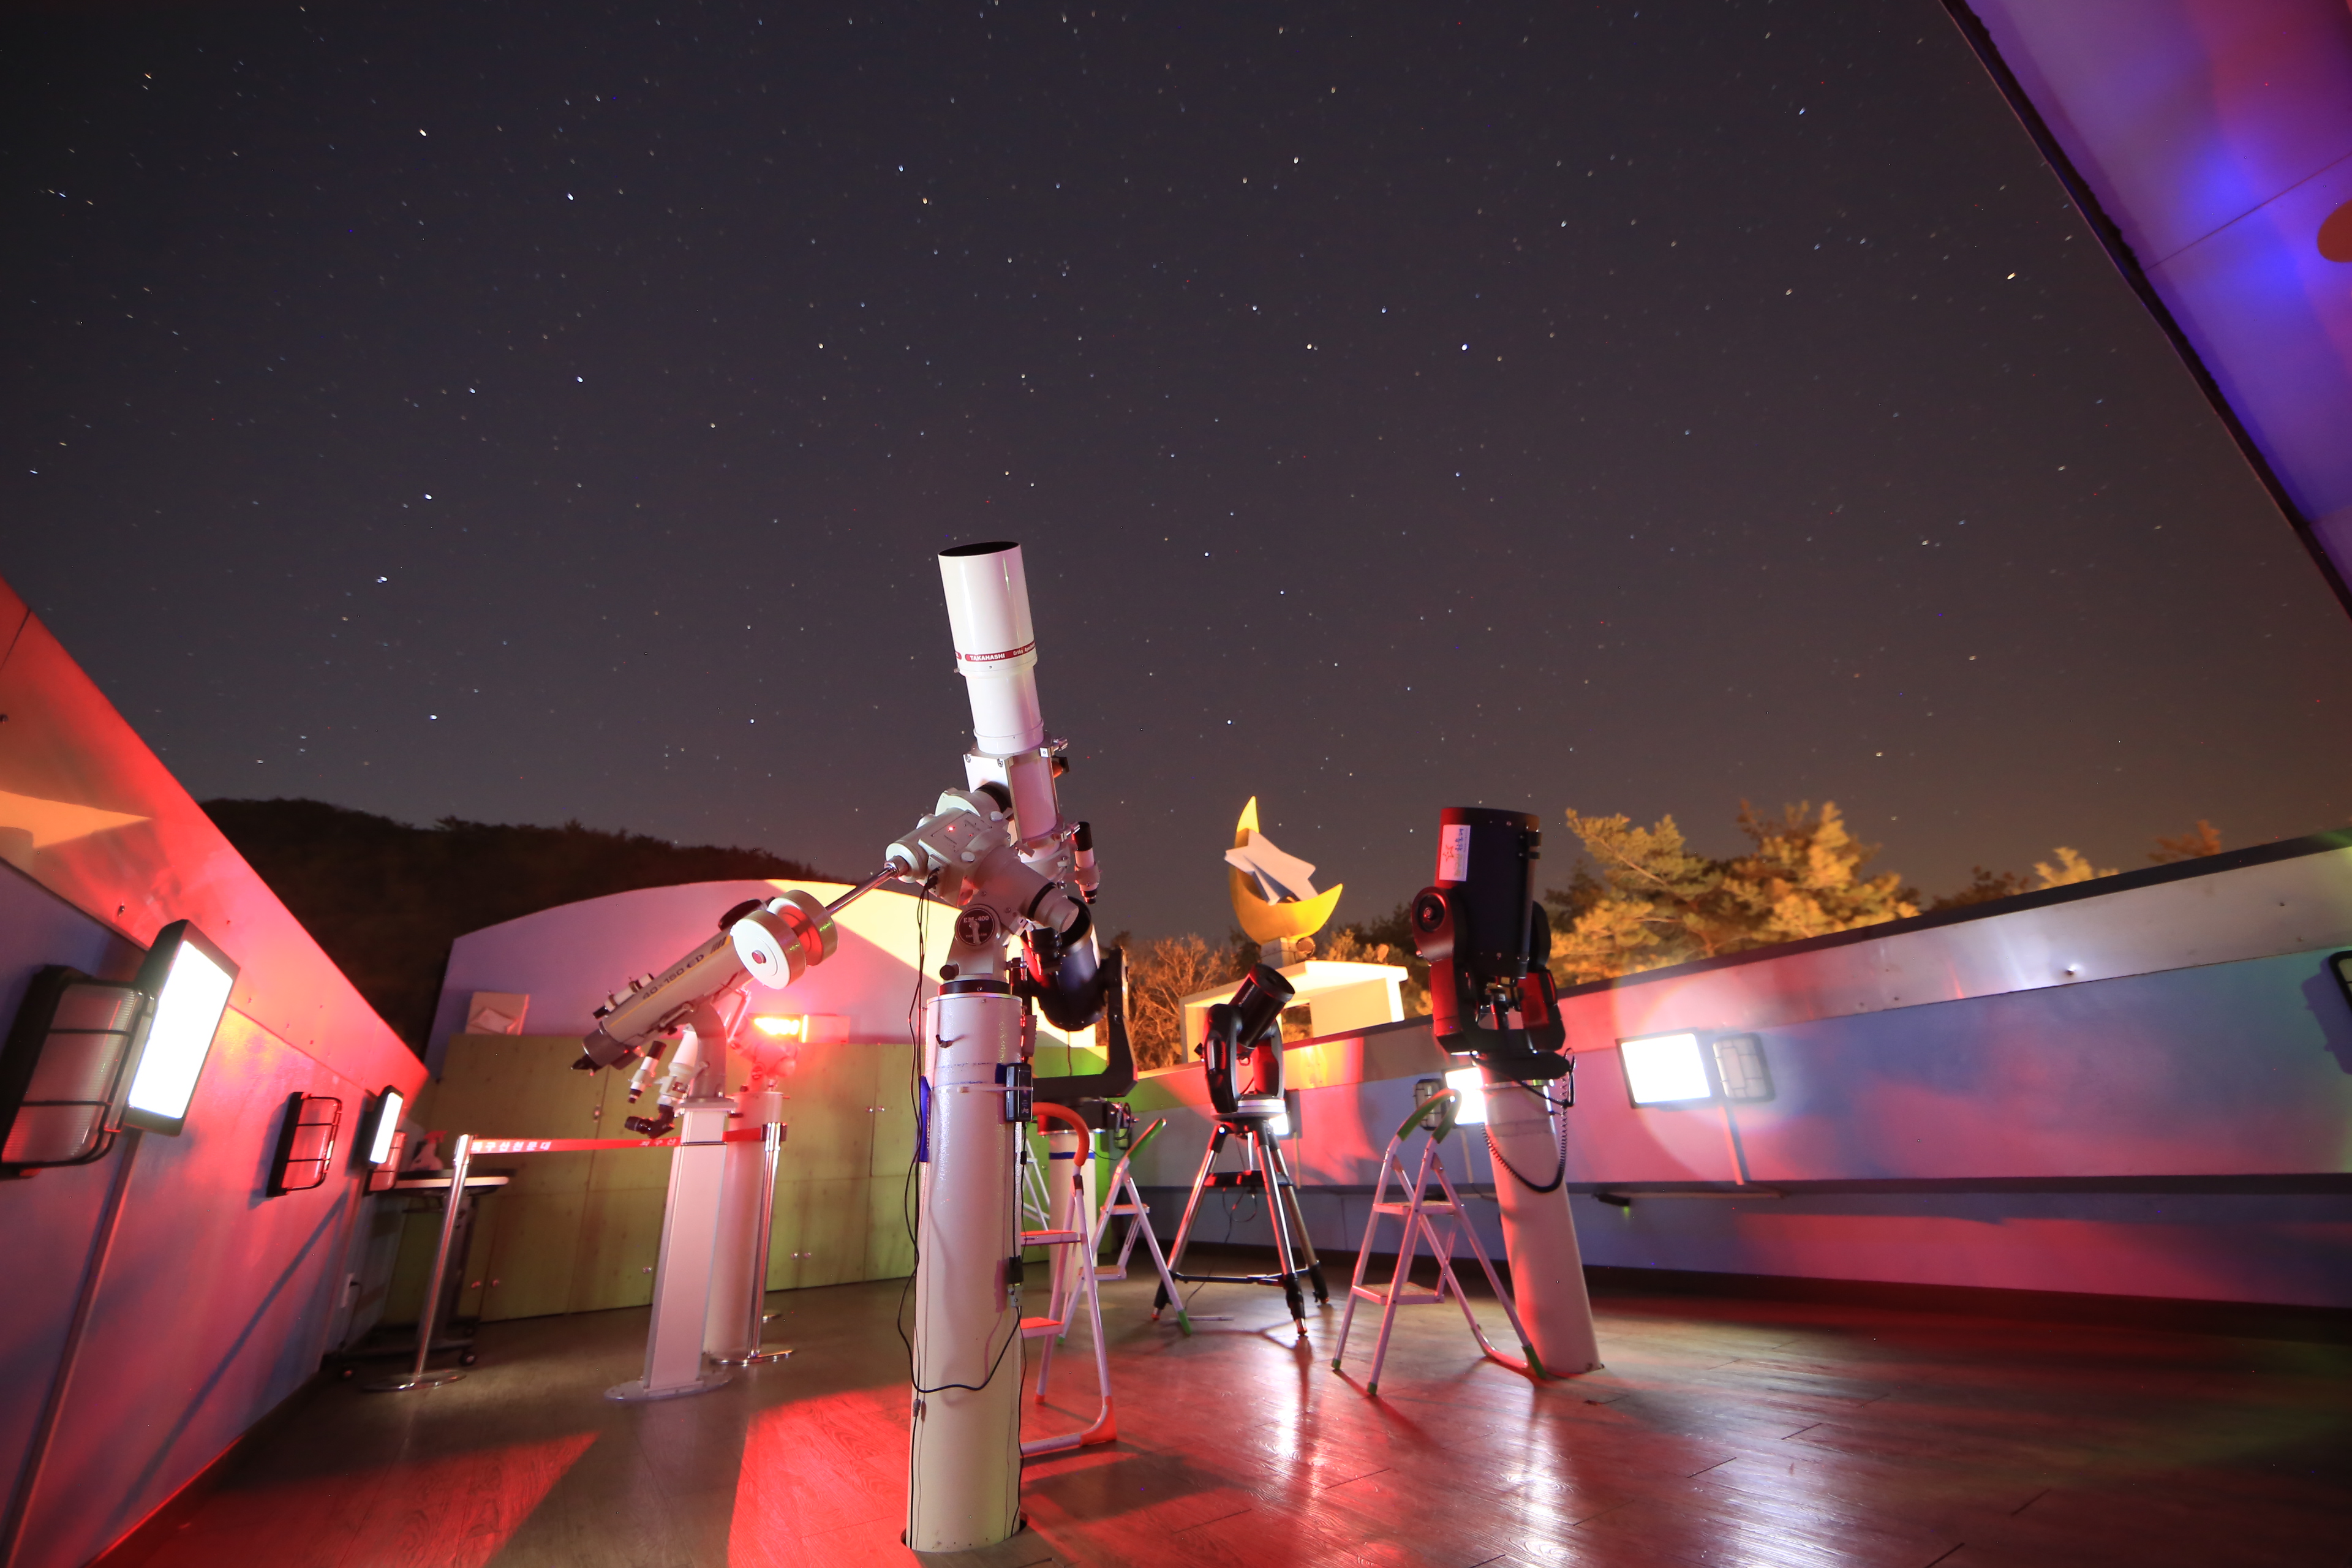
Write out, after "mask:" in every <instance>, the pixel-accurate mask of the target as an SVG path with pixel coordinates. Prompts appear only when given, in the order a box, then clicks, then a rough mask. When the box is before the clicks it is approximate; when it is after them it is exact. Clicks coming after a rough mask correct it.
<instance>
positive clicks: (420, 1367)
mask: <svg viewBox="0 0 2352 1568" xmlns="http://www.w3.org/2000/svg"><path fill="white" fill-rule="evenodd" d="M473 1153H474V1135H473V1134H472V1133H470V1132H460V1133H458V1134H457V1149H456V1151H455V1154H454V1157H453V1158H452V1159H451V1161H450V1163H449V1198H448V1201H447V1203H446V1205H444V1206H443V1208H442V1210H441V1240H440V1243H439V1245H437V1246H436V1247H434V1249H433V1273H432V1277H431V1278H430V1279H427V1280H426V1281H425V1306H424V1309H423V1310H422V1311H420V1312H419V1313H418V1315H417V1320H416V1364H415V1366H413V1367H411V1368H409V1370H408V1375H407V1376H406V1377H402V1378H393V1379H387V1380H386V1381H384V1382H382V1383H371V1384H368V1385H367V1387H368V1390H369V1392H370V1393H373V1394H398V1393H400V1392H401V1391H402V1390H404V1389H410V1388H430V1387H432V1386H433V1385H434V1384H441V1383H455V1382H457V1380H458V1379H459V1378H461V1377H463V1376H465V1375H466V1374H465V1373H462V1372H458V1371H456V1370H454V1369H453V1370H451V1371H448V1372H427V1371H425V1358H426V1357H427V1356H429V1355H431V1354H432V1353H433V1331H434V1330H435V1329H436V1327H438V1326H439V1325H438V1323H437V1322H436V1320H437V1319H438V1318H439V1317H440V1315H441V1281H442V1280H443V1279H446V1278H447V1276H448V1272H449V1244H450V1242H451V1240H452V1239H453V1238H454V1237H456V1236H457V1205H459V1204H461V1203H464V1202H465V1201H466V1166H467V1163H468V1162H469V1161H471V1159H472V1158H473Z"/></svg>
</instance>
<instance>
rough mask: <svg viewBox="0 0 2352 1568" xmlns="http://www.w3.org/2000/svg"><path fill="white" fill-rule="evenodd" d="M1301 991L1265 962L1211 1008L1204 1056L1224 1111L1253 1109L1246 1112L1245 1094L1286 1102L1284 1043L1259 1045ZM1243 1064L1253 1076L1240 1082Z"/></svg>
mask: <svg viewBox="0 0 2352 1568" xmlns="http://www.w3.org/2000/svg"><path fill="white" fill-rule="evenodd" d="M1295 995H1297V992H1296V991H1295V990H1294V989H1293V988H1292V986H1291V984H1290V982H1289V981H1287V980H1285V979H1284V978H1283V977H1282V972H1281V971H1279V970H1277V969H1275V968H1273V967H1272V966H1270V965H1268V964H1264V963H1261V964H1259V965H1257V966H1256V967H1255V968H1254V969H1252V970H1251V971H1250V972H1249V976H1248V978H1247V979H1245V980H1244V981H1243V982H1242V988H1241V989H1240V990H1238V991H1236V992H1234V999H1233V1000H1232V1001H1230V1002H1220V1003H1218V1004H1217V1005H1215V1006H1213V1007H1212V1008H1210V1009H1209V1026H1208V1028H1207V1029H1206V1030H1205V1031H1203V1033H1202V1039H1201V1061H1202V1068H1204V1070H1205V1071H1206V1072H1207V1074H1208V1079H1209V1103H1210V1104H1212V1105H1213V1106H1214V1107H1216V1110H1217V1114H1218V1115H1220V1116H1243V1115H1249V1114H1254V1113H1253V1112H1250V1111H1244V1110H1243V1109H1242V1105H1241V1102H1242V1100H1244V1099H1248V1100H1273V1101H1274V1102H1275V1104H1274V1106H1273V1108H1272V1109H1273V1110H1280V1109H1281V1102H1282V1042H1281V1041H1280V1040H1278V1039H1277V1040H1276V1041H1275V1042H1274V1048H1273V1049H1272V1050H1261V1049H1259V1046H1260V1044H1261V1042H1263V1041H1264V1040H1265V1037H1266V1036H1267V1035H1269V1034H1271V1033H1273V1032H1274V1031H1275V1029H1276V1027H1277V1026H1279V1025H1280V1023H1281V1020H1282V1010H1283V1008H1285V1007H1286V1006H1288V1005H1290V999H1291V998H1292V997H1293V996H1295ZM1244 1064H1246V1065H1247V1067H1248V1068H1249V1069H1250V1070H1249V1073H1248V1077H1249V1079H1250V1081H1248V1082H1246V1083H1240V1084H1237V1083H1236V1082H1235V1081H1234V1080H1235V1079H1236V1078H1238V1077H1240V1076H1242V1072H1243V1068H1244Z"/></svg>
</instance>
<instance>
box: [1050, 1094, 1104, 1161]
mask: <svg viewBox="0 0 2352 1568" xmlns="http://www.w3.org/2000/svg"><path fill="white" fill-rule="evenodd" d="M1035 1109H1036V1111H1037V1131H1040V1132H1043V1131H1045V1122H1046V1121H1047V1120H1048V1119H1049V1118H1050V1119H1051V1120H1053V1121H1066V1122H1068V1123H1069V1124H1070V1130H1071V1131H1074V1132H1076V1134H1077V1135H1078V1137H1079V1139H1080V1141H1081V1142H1082V1144H1083V1148H1082V1151H1081V1152H1080V1153H1079V1155H1078V1161H1079V1163H1081V1164H1083V1163H1086V1162H1087V1161H1088V1160H1091V1159H1093V1158H1094V1157H1095V1130H1094V1129H1093V1128H1091V1127H1089V1126H1087V1119H1086V1118H1085V1117H1083V1116H1080V1115H1079V1114H1078V1113H1077V1112H1076V1111H1075V1110H1071V1109H1070V1108H1069V1107H1068V1106H1066V1105H1055V1103H1054V1102H1053V1101H1052V1100H1038V1101H1037V1102H1036V1107H1035Z"/></svg>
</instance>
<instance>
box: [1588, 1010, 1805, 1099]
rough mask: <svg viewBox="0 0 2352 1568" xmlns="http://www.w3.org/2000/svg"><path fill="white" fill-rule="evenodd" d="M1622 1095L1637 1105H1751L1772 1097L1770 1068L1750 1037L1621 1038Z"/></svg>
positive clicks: (1760, 1044)
mask: <svg viewBox="0 0 2352 1568" xmlns="http://www.w3.org/2000/svg"><path fill="white" fill-rule="evenodd" d="M1617 1053H1618V1056H1619V1057H1620V1058H1622V1061H1623V1062H1624V1064H1625V1092H1626V1093H1627V1094H1628V1095H1629V1096H1631V1097H1632V1099H1633V1103H1634V1104H1635V1105H1637V1106H1643V1107H1645V1108H1655V1107H1661V1106H1687V1105H1706V1104H1710V1103H1713V1102H1714V1101H1716V1100H1725V1101H1729V1102H1733V1103H1737V1104H1749V1103H1753V1102H1756V1101H1759V1100H1769V1099H1771V1098H1772V1092H1773V1091H1772V1070H1771V1068H1770V1067H1769V1066H1768V1065H1767V1064H1766V1062H1765V1060H1764V1042H1763V1041H1762V1040H1760V1039H1759V1038H1757V1037H1755V1036H1754V1035H1717V1036H1715V1037H1713V1038H1712V1039H1706V1038H1703V1037H1701V1036H1700V1034H1699V1033H1698V1032H1697V1031H1696V1030H1691V1029H1685V1030H1682V1031H1680V1032H1678V1033H1676V1034H1672V1035H1645V1036H1643V1037H1640V1038H1638V1039H1631V1040H1620V1041H1618V1042H1617Z"/></svg>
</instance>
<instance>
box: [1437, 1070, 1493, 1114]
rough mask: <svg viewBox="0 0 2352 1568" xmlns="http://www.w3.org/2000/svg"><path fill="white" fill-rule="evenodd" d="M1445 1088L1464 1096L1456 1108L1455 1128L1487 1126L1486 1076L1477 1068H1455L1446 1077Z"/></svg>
mask: <svg viewBox="0 0 2352 1568" xmlns="http://www.w3.org/2000/svg"><path fill="white" fill-rule="evenodd" d="M1445 1087H1446V1088H1448V1089H1454V1090H1455V1091H1456V1092H1458V1093H1459V1094H1460V1095H1461V1096H1462V1099H1461V1100H1460V1102H1459V1103H1457V1104H1456V1105H1455V1106H1454V1126H1456V1127H1484V1126H1485V1125H1486V1077H1485V1075H1484V1074H1482V1073H1480V1072H1479V1070H1478V1069H1477V1068H1475V1067H1468V1068H1454V1070H1453V1071H1451V1072H1449V1073H1447V1074H1446V1075H1445Z"/></svg>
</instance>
